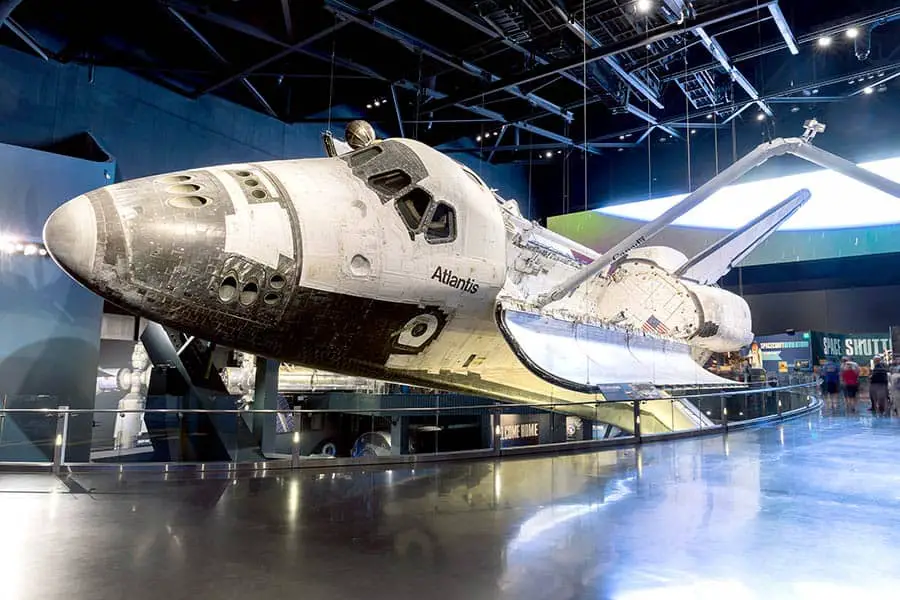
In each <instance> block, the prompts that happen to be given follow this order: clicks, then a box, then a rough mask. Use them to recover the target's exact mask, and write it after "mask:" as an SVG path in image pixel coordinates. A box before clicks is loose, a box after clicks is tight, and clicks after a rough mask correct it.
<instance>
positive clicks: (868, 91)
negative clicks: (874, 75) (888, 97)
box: [863, 86, 875, 94]
mask: <svg viewBox="0 0 900 600" xmlns="http://www.w3.org/2000/svg"><path fill="white" fill-rule="evenodd" d="M874 93H875V89H874V88H873V87H872V86H869V87H867V88H863V94H874Z"/></svg>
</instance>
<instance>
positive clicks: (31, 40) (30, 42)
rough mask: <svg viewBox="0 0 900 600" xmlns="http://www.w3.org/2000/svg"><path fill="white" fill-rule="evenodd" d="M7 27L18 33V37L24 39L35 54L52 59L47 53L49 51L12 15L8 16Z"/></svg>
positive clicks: (45, 58)
mask: <svg viewBox="0 0 900 600" xmlns="http://www.w3.org/2000/svg"><path fill="white" fill-rule="evenodd" d="M6 27H7V28H8V29H9V30H10V31H12V32H13V33H14V34H16V37H18V38H19V39H20V40H22V43H24V44H25V45H26V46H28V47H29V48H31V49H32V50H33V51H34V53H35V54H37V55H38V56H40V57H41V58H43V59H44V60H50V55H49V54H47V51H46V50H44V49H43V48H42V47H41V45H40V44H39V43H38V42H37V40H35V39H34V38H33V37H32V36H31V34H30V33H28V32H27V31H25V30H24V29H22V27H21V26H20V25H19V24H18V23H16V22H15V21H14V20H13V19H12V17H7V18H6Z"/></svg>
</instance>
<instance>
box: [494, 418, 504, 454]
mask: <svg viewBox="0 0 900 600" xmlns="http://www.w3.org/2000/svg"><path fill="white" fill-rule="evenodd" d="M500 412H501V410H500V409H499V408H495V409H494V410H492V411H491V426H492V429H493V432H494V448H493V450H494V456H500V450H501V443H502V441H503V428H502V427H501V426H500Z"/></svg>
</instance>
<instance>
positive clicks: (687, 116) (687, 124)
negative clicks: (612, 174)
mask: <svg viewBox="0 0 900 600" xmlns="http://www.w3.org/2000/svg"><path fill="white" fill-rule="evenodd" d="M685 23H687V21H685ZM681 41H682V42H683V49H682V53H683V55H684V79H685V86H687V78H688V55H687V27H685V29H684V30H683V31H682V34H681ZM690 100H691V99H690V97H689V96H688V95H687V93H685V95H684V133H685V136H684V137H685V139H686V140H687V142H686V144H687V187H688V189H687V191H688V194H690V193H691V192H693V191H694V186H693V183H694V182H693V181H692V177H691V175H692V173H691V102H690ZM712 101H713V102H715V98H713V99H712Z"/></svg>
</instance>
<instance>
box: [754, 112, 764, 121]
mask: <svg viewBox="0 0 900 600" xmlns="http://www.w3.org/2000/svg"><path fill="white" fill-rule="evenodd" d="M756 120H757V121H765V120H766V113H759V114H758V115H756Z"/></svg>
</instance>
